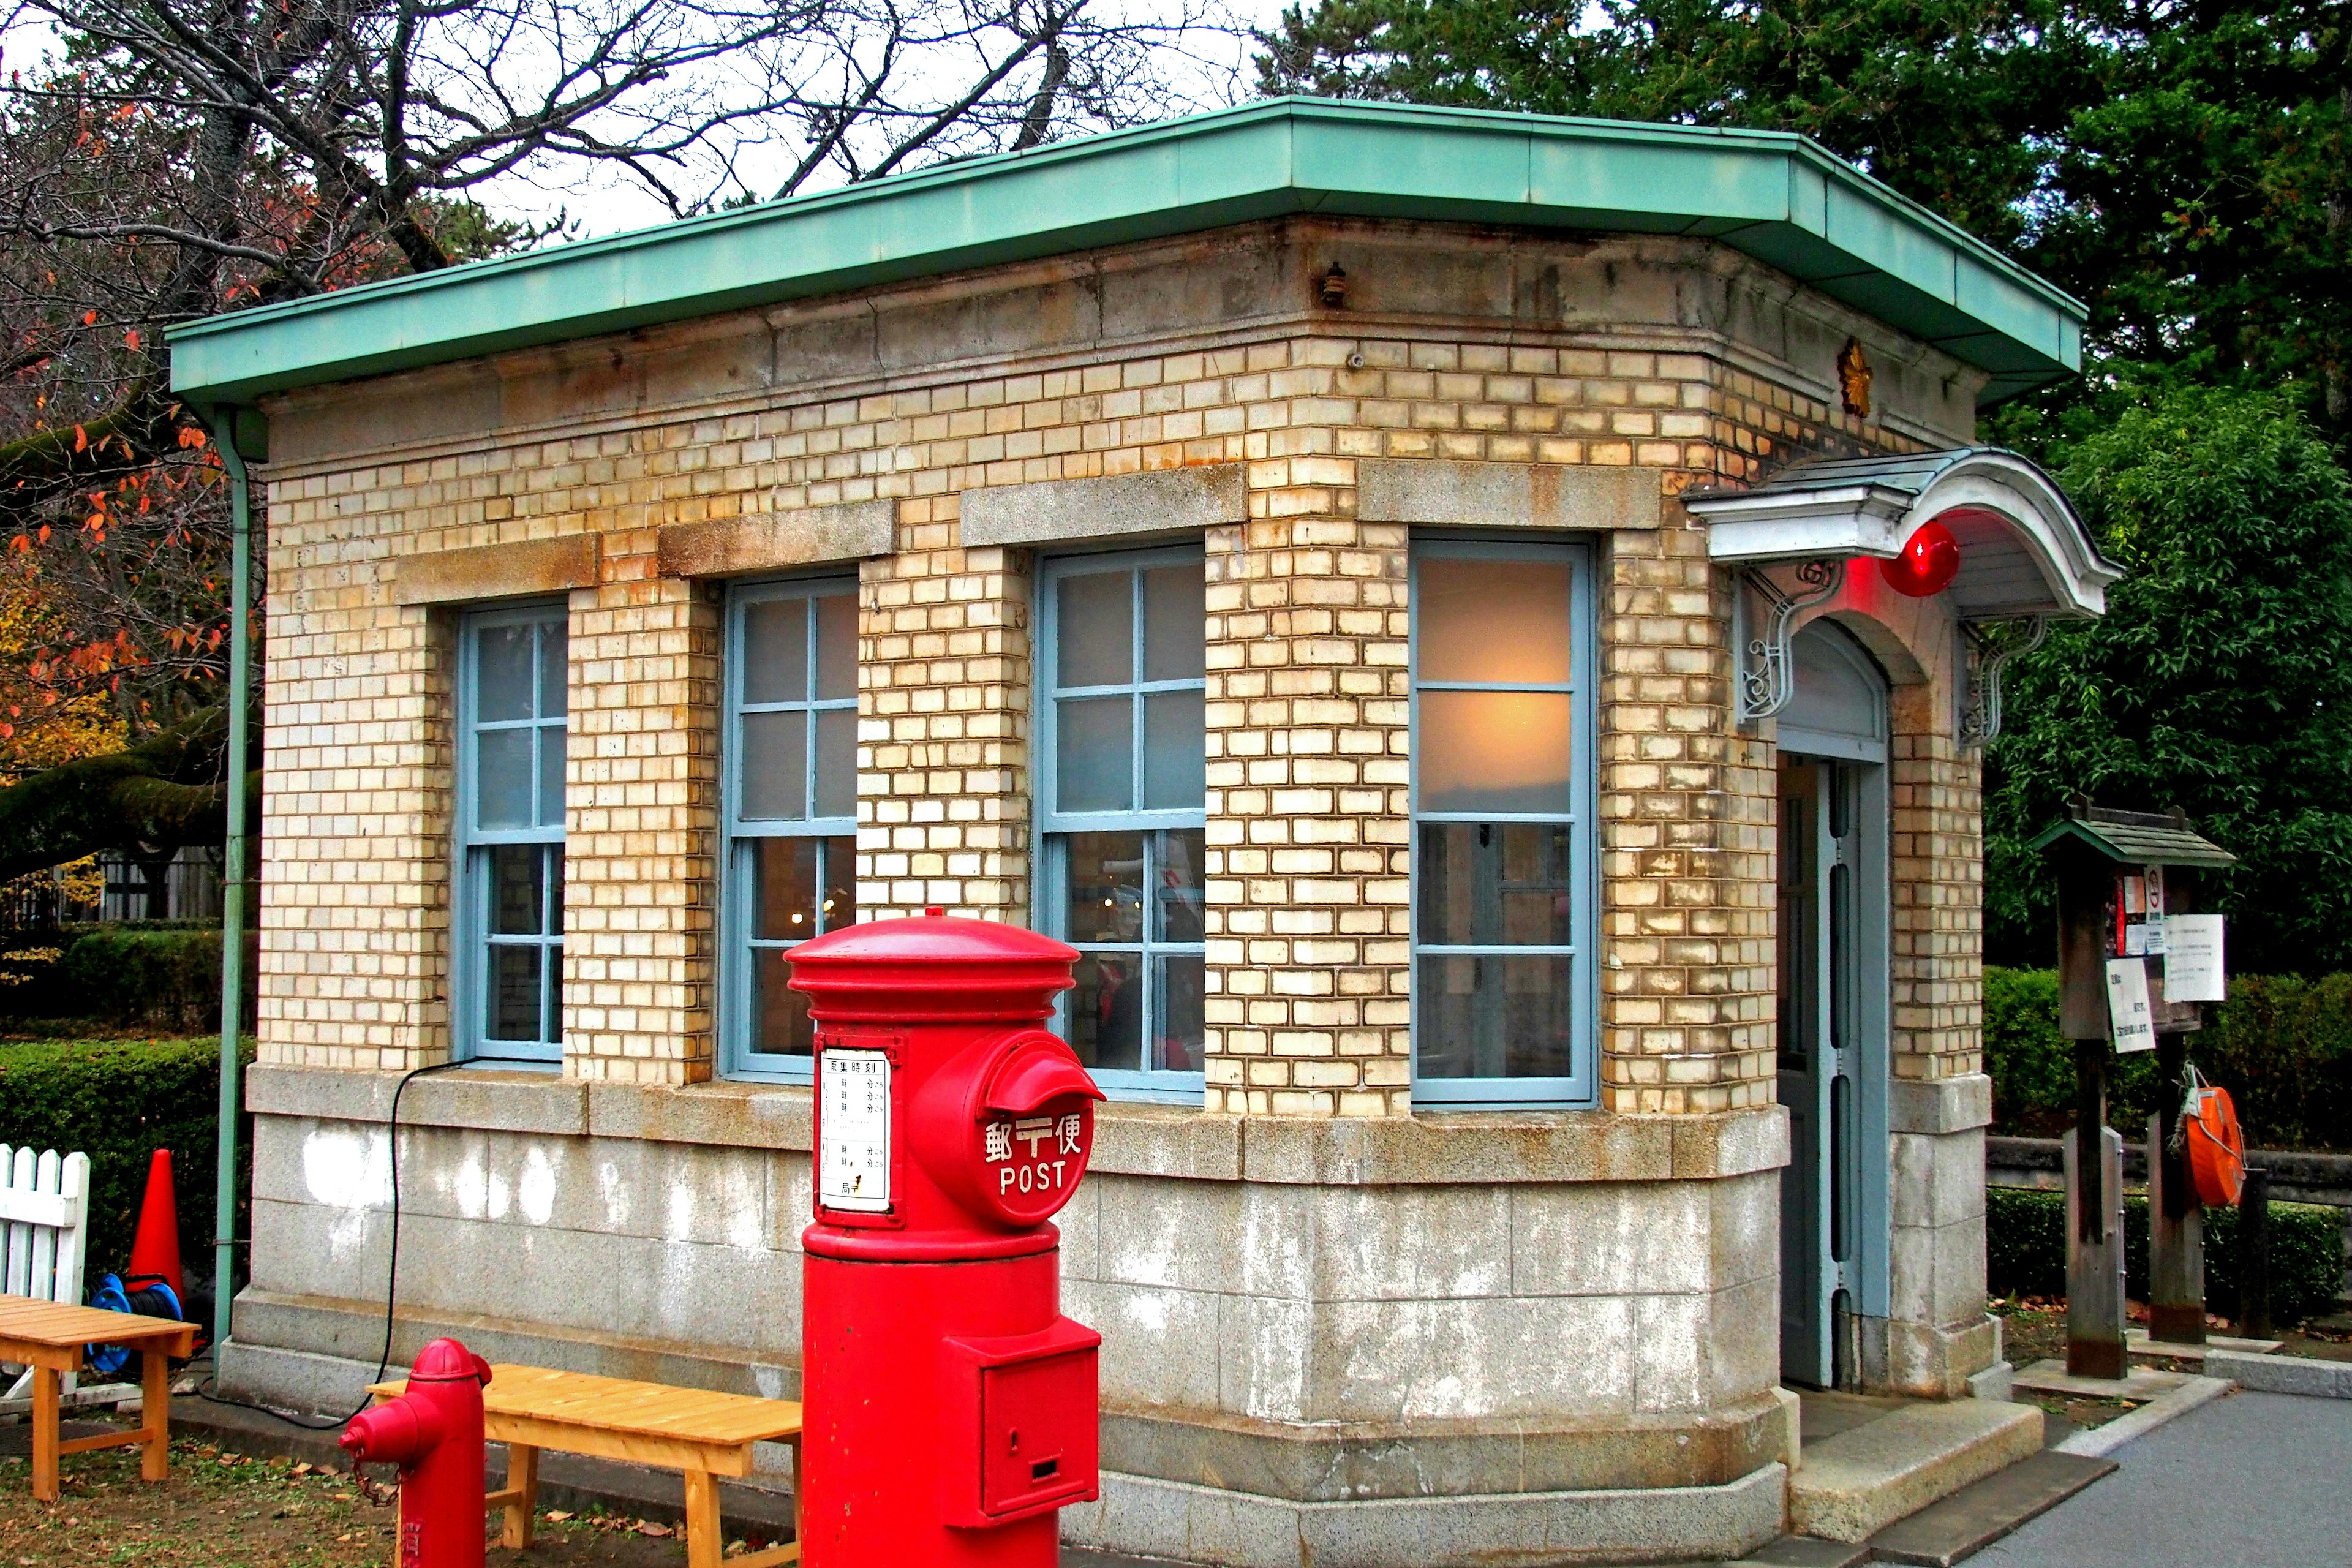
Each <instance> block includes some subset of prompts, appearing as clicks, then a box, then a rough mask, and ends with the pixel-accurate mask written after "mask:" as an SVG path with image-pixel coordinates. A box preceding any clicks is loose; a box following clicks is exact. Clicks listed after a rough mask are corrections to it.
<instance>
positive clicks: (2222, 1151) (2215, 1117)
mask: <svg viewBox="0 0 2352 1568" xmlns="http://www.w3.org/2000/svg"><path fill="white" fill-rule="evenodd" d="M2189 1102H2190V1104H2191V1105H2192V1106H2193V1107H2194V1108H2195V1109H2194V1110H2193V1111H2192V1112H2191V1113H2190V1114H2189V1115H2188V1116H2187V1117H2185V1118H2183V1120H2182V1131H2183V1132H2184V1133H2185V1134H2186V1142H2187V1143H2188V1146H2189V1178H2190V1180H2192V1181H2193V1182H2195V1183H2196V1184H2197V1196H2198V1199H2199V1201H2200V1202H2201V1203H2203V1204H2204V1205H2205V1206H2206V1207H2207V1208H2231V1207H2234V1206H2235V1205H2236V1204H2237V1202H2238V1189H2239V1188H2240V1187H2241V1186H2242V1185H2243V1184H2244V1182H2245V1176H2246V1140H2245V1135H2244V1134H2243V1133H2242V1132H2240V1131H2238V1108H2237V1107H2236V1106H2234V1105H2232V1104H2231V1102H2230V1091H2229V1090H2228V1089H2215V1088H2213V1087H2212V1086H2211V1085H2210V1084H2205V1083H2200V1084H2199V1085H2198V1086H2197V1087H2196V1088H2195V1089H2193V1090H2192V1091H2190V1095H2189Z"/></svg>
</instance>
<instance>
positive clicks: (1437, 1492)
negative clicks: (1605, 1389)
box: [1102, 1394, 1793, 1502]
mask: <svg viewBox="0 0 2352 1568" xmlns="http://www.w3.org/2000/svg"><path fill="white" fill-rule="evenodd" d="M1792 1418H1793V1417H1792V1415H1790V1414H1789V1413H1787V1412H1784V1410H1783V1408H1782V1405H1781V1402H1780V1400H1779V1399H1778V1398H1775V1397H1773V1396H1772V1395H1771V1394H1760V1395H1759V1396H1757V1397H1756V1398H1753V1399H1748V1400H1743V1401H1740V1402H1738V1403H1737V1404H1733V1405H1726V1406H1724V1407H1723V1408H1721V1409H1719V1410H1713V1411H1708V1412H1706V1413H1704V1414H1699V1413H1692V1414H1687V1415H1622V1414H1621V1415H1596V1416H1592V1417H1590V1418H1588V1419H1584V1420H1571V1421H1561V1422H1543V1423H1538V1422H1530V1421H1517V1422H1494V1421H1486V1422H1470V1421H1446V1420H1437V1419H1432V1420H1425V1421H1414V1422H1412V1423H1409V1424H1388V1423H1382V1424H1372V1423H1354V1422H1317V1423H1313V1424H1290V1423H1284V1422H1276V1421H1260V1420H1254V1419H1252V1418H1250V1417H1248V1416H1243V1415H1229V1414H1225V1413H1222V1412H1209V1411H1201V1410H1186V1411H1181V1412H1173V1411H1168V1410H1159V1409H1148V1410H1120V1409H1116V1408H1107V1409H1105V1410H1104V1411H1103V1415H1102V1466H1103V1468H1105V1469H1107V1470H1118V1471H1122V1472H1124V1473H1126V1474H1128V1475H1134V1476H1150V1477H1152V1478H1154V1479H1159V1480H1165V1481H1177V1482H1181V1483H1182V1484H1185V1485H1189V1486H1207V1487H1221V1488H1223V1489H1228V1490H1231V1491H1238V1492H1247V1493H1250V1494H1252V1495H1254V1496H1257V1497H1272V1498H1285V1499H1288V1500H1293V1501H1297V1502H1338V1501H1347V1500H1363V1499H1369V1498H1401V1497H1429V1496H1440V1497H1443V1496H1471V1495H1475V1494H1479V1493H1486V1492H1497V1491H1528V1492H1550V1491H1589V1490H1592V1489H1598V1488H1611V1487H1645V1488H1647V1487H1692V1486H1720V1485H1722V1484H1723V1483H1725V1482H1727V1481H1733V1480H1737V1479H1739V1478H1740V1477H1742V1476H1745V1475H1749V1474H1752V1473H1753V1472H1755V1471H1756V1470H1758V1469H1759V1468H1762V1467H1764V1466H1765V1465H1768V1464H1770V1463H1773V1462H1774V1461H1776V1460H1778V1459H1779V1458H1780V1456H1781V1453H1782V1451H1783V1448H1784V1446H1785V1442H1786V1438H1787V1436H1788V1434H1787V1433H1786V1432H1785V1430H1784V1428H1785V1427H1786V1426H1787V1425H1788V1423H1789V1422H1790V1420H1791V1419H1792Z"/></svg>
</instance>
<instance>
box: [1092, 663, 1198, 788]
mask: <svg viewBox="0 0 2352 1568" xmlns="http://www.w3.org/2000/svg"><path fill="white" fill-rule="evenodd" d="M1067 707H1068V705H1067V704H1064V708H1065V710H1067ZM1207 737H1208V721H1207V718H1206V706H1205V702H1204V700H1203V699H1202V695H1201V693H1199V692H1197V691H1154V692H1152V693H1150V695H1149V696H1147V697H1145V698H1144V700H1143V808H1144V809H1145V810H1146V811H1197V810H1199V809H1200V807H1201V805H1202V802H1203V801H1205V800H1206V799H1207V798H1208V793H1209V748H1208V738H1207Z"/></svg>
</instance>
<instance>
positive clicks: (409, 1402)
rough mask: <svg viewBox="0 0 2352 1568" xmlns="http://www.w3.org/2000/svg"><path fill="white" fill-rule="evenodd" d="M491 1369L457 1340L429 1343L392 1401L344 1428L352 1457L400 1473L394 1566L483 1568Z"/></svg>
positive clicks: (353, 1419) (359, 1416)
mask: <svg viewBox="0 0 2352 1568" xmlns="http://www.w3.org/2000/svg"><path fill="white" fill-rule="evenodd" d="M489 1381H490V1365H489V1363H488V1362H486V1361H484V1360H483V1359H482V1358H481V1357H480V1356H478V1355H476V1354H475V1353H474V1352H471V1351H469V1350H467V1348H466V1347H465V1346H464V1345H461V1344H459V1343H458V1342H457V1341H456V1340H435V1341H434V1342H432V1343H431V1344H428V1345H426V1346H425V1349H424V1351H423V1352H421V1353H420V1354H419V1355H418V1356H417V1358H416V1364H415V1366H414V1367H412V1368H410V1369H409V1373H408V1386H407V1388H406V1389H404V1390H403V1391H402V1393H401V1394H399V1396H398V1397H396V1398H393V1399H387V1400H385V1401H384V1402H383V1404H381V1405H374V1406H373V1407H371V1408H369V1409H366V1410H362V1411H361V1412H360V1413H359V1414H358V1415H354V1416H352V1424H351V1425H350V1426H346V1427H344V1428H343V1447H344V1448H345V1449H347V1450H348V1451H349V1452H350V1454H351V1456H352V1459H353V1460H354V1461H355V1462H357V1461H365V1462H372V1463H378V1464H392V1465H398V1466H399V1467H400V1531H399V1536H398V1543H397V1545H396V1546H395V1548H394V1557H393V1562H394V1564H395V1568H482V1563H483V1555H484V1554H483V1525H482V1514H483V1511H484V1505H483V1492H484V1485H483V1474H482V1390H483V1389H484V1388H485V1387H487V1386H488V1384H489Z"/></svg>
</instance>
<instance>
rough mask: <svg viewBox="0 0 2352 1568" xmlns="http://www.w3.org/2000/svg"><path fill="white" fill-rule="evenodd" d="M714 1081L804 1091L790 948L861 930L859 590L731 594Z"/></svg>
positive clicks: (759, 588) (831, 587)
mask: <svg viewBox="0 0 2352 1568" xmlns="http://www.w3.org/2000/svg"><path fill="white" fill-rule="evenodd" d="M721 744H722V745H723V747H724V752H723V756H724V760H725V763H726V784H725V789H724V792H723V793H724V795H725V806H726V814H727V845H728V852H727V876H726V889H725V901H724V914H723V918H722V925H723V931H722V940H723V941H724V942H725V943H726V954H727V963H726V964H725V971H726V973H725V974H724V977H723V980H724V984H723V996H722V1001H721V1005H720V1011H719V1030H720V1038H721V1040H722V1042H723V1044H722V1049H721V1053H720V1054H721V1061H720V1066H721V1068H722V1070H724V1071H726V1072H728V1073H730V1074H731V1075H733V1076H735V1077H738V1078H750V1079H778V1080H782V1081H786V1082H799V1083H805V1082H807V1081H808V1079H809V1073H810V1064H811V1061H812V1060H813V1058H812V1056H811V1052H812V1049H813V1047H814V1027H813V1026H812V1024H811V1021H810V1018H809V1012H808V999H807V998H806V997H804V996H803V995H802V994H800V993H799V992H797V991H793V990H790V989H788V988H787V986H786V984H785V983H786V982H787V981H788V980H790V979H791V977H792V966H791V964H790V963H787V962H786V959H785V955H786V954H787V953H788V952H791V951H792V948H793V945H794V944H795V943H797V942H805V941H807V940H808V939H809V938H810V937H813V936H817V935H820V934H821V933H823V932H824V931H832V930H835V929H836V928H837V927H840V926H845V925H849V924H852V923H854V922H855V921H856V919H857V584H856V581H855V580H854V579H852V578H846V577H842V578H826V579H824V580H821V581H797V582H783V583H751V584H738V585H737V586H736V587H735V588H734V590H733V591H732V592H731V593H730V595H728V612H727V731H726V736H725V739H724V741H723V742H721Z"/></svg>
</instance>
